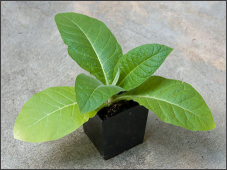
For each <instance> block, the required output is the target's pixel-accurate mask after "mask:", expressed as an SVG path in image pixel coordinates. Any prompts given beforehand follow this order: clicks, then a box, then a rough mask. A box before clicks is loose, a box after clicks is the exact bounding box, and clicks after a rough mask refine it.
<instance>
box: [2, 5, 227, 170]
mask: <svg viewBox="0 0 227 170" xmlns="http://www.w3.org/2000/svg"><path fill="white" fill-rule="evenodd" d="M68 11H73V12H77V13H82V14H86V15H89V16H91V17H95V18H97V19H99V20H101V21H103V22H104V23H106V25H107V26H108V27H109V28H110V30H111V31H112V32H113V33H114V35H115V36H116V38H117V40H118V41H119V43H120V44H121V45H122V48H123V52H124V53H126V52H127V51H129V50H130V49H132V48H134V47H136V46H139V45H142V44H146V43H160V44H165V45H167V46H170V47H173V48H174V49H175V50H174V52H173V53H172V54H171V55H170V56H169V57H168V58H167V59H166V61H165V62H164V64H163V65H162V66H161V67H160V68H159V69H158V71H157V72H156V73H155V75H160V76H163V77H167V78H174V79H180V80H183V81H185V82H188V83H190V84H192V85H193V86H194V88H195V89H197V90H198V91H199V92H200V93H201V95H202V96H203V97H204V99H205V101H206V102H207V104H208V106H209V107H210V109H211V111H212V113H213V116H214V120H215V123H216V125H217V128H216V129H214V130H212V131H208V132H191V131H188V130H186V129H183V128H180V127H176V126H173V125H170V124H166V123H163V122H161V121H160V120H159V119H158V118H157V117H156V116H155V115H154V114H153V113H151V112H150V114H149V117H148V122H147V127H146V134H145V140H144V143H143V144H141V145H139V146H137V147H135V148H133V149H131V150H129V151H126V152H124V153H122V154H121V155H119V156H116V157H114V158H112V159H110V160H107V161H105V160H103V159H102V157H101V156H100V155H99V153H98V151H97V150H96V148H95V147H94V146H93V144H92V143H91V142H90V141H89V139H88V138H87V136H86V135H85V134H84V132H83V129H82V128H81V127H80V128H79V129H78V130H76V131H75V132H73V133H71V134H69V135H67V136H65V137H63V138H62V139H59V140H56V141H52V142H45V143H38V144H34V143H26V142H22V141H19V140H16V139H14V138H13V127H14V122H15V119H16V117H17V115H18V114H19V112H20V110H21V108H22V106H23V105H24V104H25V102H26V101H27V100H28V99H29V98H30V97H31V96H32V95H34V94H35V93H37V92H39V91H41V90H43V89H45V88H48V87H52V86H73V85H74V81H75V78H76V76H77V75H78V74H80V73H86V72H85V71H84V70H82V69H81V68H80V67H79V66H78V65H77V64H76V63H75V62H74V61H73V60H72V59H71V58H70V57H69V55H68V54H67V50H66V49H67V47H66V45H64V43H63V41H62V39H61V37H60V34H59V32H58V30H57V27H56V25H55V22H54V15H55V14H57V13H59V12H68ZM1 47H2V48H1V168H64V169H65V168H211V169H213V168H214V169H215V168H226V2H1Z"/></svg>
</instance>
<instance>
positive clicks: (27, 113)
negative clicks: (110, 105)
mask: <svg viewBox="0 0 227 170" xmlns="http://www.w3.org/2000/svg"><path fill="white" fill-rule="evenodd" d="M96 113H97V112H96V111H93V112H89V113H86V114H81V113H80V112H79V108H78V105H77V102H76V97H75V90H74V87H51V88H48V89H46V90H43V91H41V92H39V93H36V94H35V95H34V96H32V97H31V98H30V99H29V100H28V101H27V102H26V103H25V105H24V106H23V108H22V110H21V112H20V114H19V115H18V117H17V119H16V123H15V126H14V137H15V138H16V139H19V140H22V141H26V142H45V141H51V140H56V139H59V138H61V137H63V136H65V135H67V134H69V133H71V132H73V131H75V130H76V129H77V128H78V127H80V126H81V125H83V123H84V122H86V121H88V119H89V118H92V117H93V116H95V114H96Z"/></svg>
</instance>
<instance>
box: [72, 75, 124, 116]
mask: <svg viewBox="0 0 227 170" xmlns="http://www.w3.org/2000/svg"><path fill="white" fill-rule="evenodd" d="M122 90H124V89H122V88H121V87H117V86H113V85H103V84H102V83H101V82H100V81H99V80H97V79H95V78H93V77H91V76H87V75H85V74H80V75H78V76H77V78H76V82H75V91H76V99H77V102H78V106H79V108H80V112H81V113H86V112H89V111H92V110H94V109H97V108H98V107H99V106H101V105H102V104H103V103H104V102H106V101H107V100H108V99H109V98H110V97H112V96H113V95H115V94H117V93H119V92H120V91H122Z"/></svg>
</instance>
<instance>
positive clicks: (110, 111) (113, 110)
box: [97, 100, 138, 120]
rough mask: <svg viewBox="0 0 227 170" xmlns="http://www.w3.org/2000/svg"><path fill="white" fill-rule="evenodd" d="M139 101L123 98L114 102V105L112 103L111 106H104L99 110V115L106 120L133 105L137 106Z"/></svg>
mask: <svg viewBox="0 0 227 170" xmlns="http://www.w3.org/2000/svg"><path fill="white" fill-rule="evenodd" d="M137 105H138V103H137V102H134V101H133V100H129V101H127V100H121V101H119V102H117V103H113V104H112V105H110V106H109V107H103V108H102V109H100V110H99V112H98V113H97V114H98V115H99V117H100V118H101V119H102V120H106V119H109V118H110V117H112V116H114V115H116V114H118V113H120V112H123V111H125V110H127V109H129V108H131V107H133V106H137Z"/></svg>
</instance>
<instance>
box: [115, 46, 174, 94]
mask: <svg viewBox="0 0 227 170" xmlns="http://www.w3.org/2000/svg"><path fill="white" fill-rule="evenodd" d="M172 50H173V49H172V48H169V47H167V46H165V45H160V44H145V45H142V46H139V47H136V48H134V49H132V50H130V51H129V52H128V53H127V54H125V55H124V56H123V57H121V59H120V60H119V61H118V63H117V65H116V67H115V70H114V72H116V71H117V69H118V67H119V66H120V70H121V74H120V78H119V81H118V83H117V85H118V86H120V87H122V88H124V89H125V90H126V91H129V90H131V89H133V88H135V87H137V86H139V85H140V84H142V83H143V82H145V81H146V80H147V79H148V78H149V77H150V76H151V75H152V74H153V73H154V72H155V71H156V70H157V69H158V68H159V67H160V66H161V64H162V63H163V62H164V60H165V59H166V57H167V56H168V55H169V54H170V53H171V52H172Z"/></svg>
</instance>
